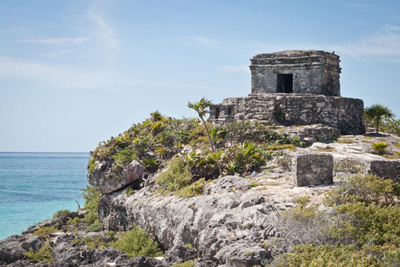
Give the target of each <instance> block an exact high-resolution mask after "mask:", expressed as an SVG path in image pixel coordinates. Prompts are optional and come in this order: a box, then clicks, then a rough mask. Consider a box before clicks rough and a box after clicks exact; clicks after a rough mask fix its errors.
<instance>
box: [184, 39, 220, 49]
mask: <svg viewBox="0 0 400 267" xmlns="http://www.w3.org/2000/svg"><path fill="white" fill-rule="evenodd" d="M178 39H179V40H180V41H181V42H183V43H185V44H190V45H199V46H204V47H210V48H216V47H221V46H222V45H223V42H221V41H218V40H213V39H210V38H207V37H204V36H183V37H179V38H178Z"/></svg>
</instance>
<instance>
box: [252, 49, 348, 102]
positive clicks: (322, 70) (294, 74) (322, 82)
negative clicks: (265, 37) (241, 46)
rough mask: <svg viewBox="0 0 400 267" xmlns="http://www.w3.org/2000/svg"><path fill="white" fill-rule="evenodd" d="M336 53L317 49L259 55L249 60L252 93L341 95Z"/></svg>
mask: <svg viewBox="0 0 400 267" xmlns="http://www.w3.org/2000/svg"><path fill="white" fill-rule="evenodd" d="M339 62H340V60H339V56H338V55H335V54H334V53H328V52H324V51H317V50H309V51H304V50H289V51H283V52H278V53H269V54H259V55H256V56H254V57H253V58H252V59H251V65H250V70H251V93H252V94H257V93H295V94H296V93H298V94H306V93H309V94H322V95H328V96H340V82H339V75H340V70H341V69H340V67H339Z"/></svg>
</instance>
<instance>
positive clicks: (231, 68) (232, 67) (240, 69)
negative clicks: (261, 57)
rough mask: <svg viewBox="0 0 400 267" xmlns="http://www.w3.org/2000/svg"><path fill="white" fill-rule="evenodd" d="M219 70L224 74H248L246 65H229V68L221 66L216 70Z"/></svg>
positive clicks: (248, 70)
mask: <svg viewBox="0 0 400 267" xmlns="http://www.w3.org/2000/svg"><path fill="white" fill-rule="evenodd" d="M218 69H219V70H222V71H224V72H228V73H231V72H244V73H248V72H250V69H249V66H248V65H230V66H222V67H219V68H218Z"/></svg>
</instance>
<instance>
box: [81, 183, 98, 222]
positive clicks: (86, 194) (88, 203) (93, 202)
mask: <svg viewBox="0 0 400 267" xmlns="http://www.w3.org/2000/svg"><path fill="white" fill-rule="evenodd" d="M82 191H83V192H82V197H83V198H84V199H85V209H86V210H87V211H88V213H87V214H85V218H84V220H85V221H86V222H88V223H90V224H92V223H94V222H95V221H96V220H97V206H98V204H99V201H100V192H99V191H98V190H96V189H94V188H93V187H91V186H88V185H87V186H86V189H82Z"/></svg>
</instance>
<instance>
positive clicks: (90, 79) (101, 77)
mask: <svg viewBox="0 0 400 267" xmlns="http://www.w3.org/2000/svg"><path fill="white" fill-rule="evenodd" d="M0 78H5V79H15V80H17V81H27V82H29V83H37V84H40V86H41V87H48V88H52V89H87V90H105V91H109V90H112V91H120V90H135V88H140V90H142V89H143V88H147V89H148V90H154V91H158V90H162V91H165V90H166V88H168V89H171V90H184V91H187V90H188V89H190V90H197V91H202V90H211V91H215V90H223V91H229V90H231V89H232V88H228V87H226V88H225V87H221V86H210V85H204V84H191V83H179V82H176V83H175V82H166V81H160V80H156V79H154V80H153V79H152V80H145V79H141V78H137V77H134V76H132V75H131V74H130V73H121V72H117V71H103V72H100V71H87V70H84V69H77V68H68V67H65V66H60V65H55V64H47V63H40V62H32V61H28V60H19V59H14V58H2V57H0Z"/></svg>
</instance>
